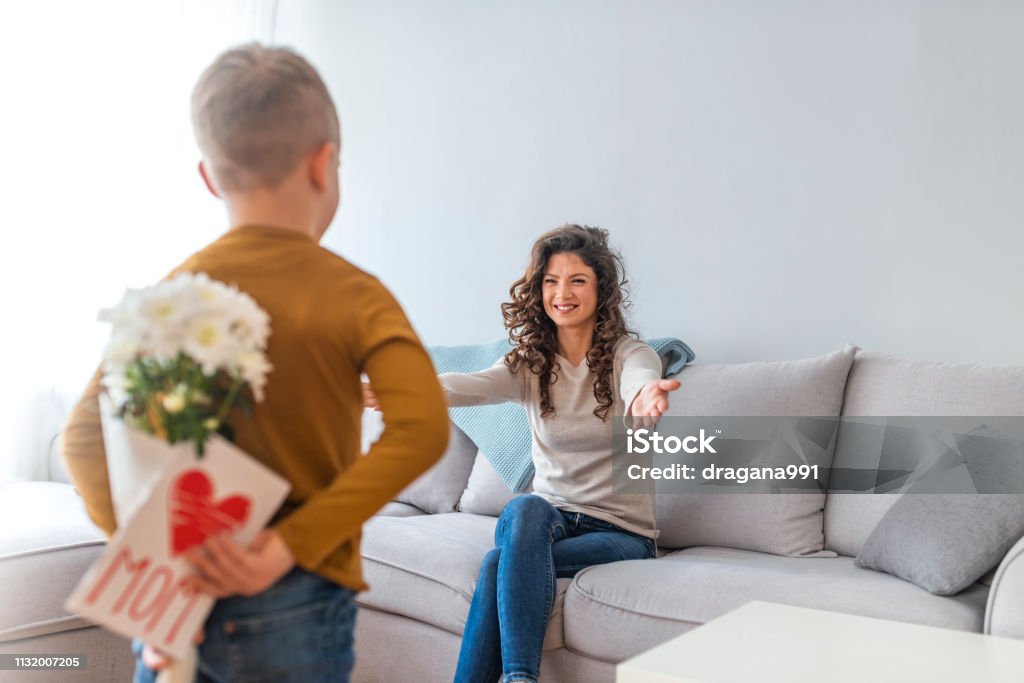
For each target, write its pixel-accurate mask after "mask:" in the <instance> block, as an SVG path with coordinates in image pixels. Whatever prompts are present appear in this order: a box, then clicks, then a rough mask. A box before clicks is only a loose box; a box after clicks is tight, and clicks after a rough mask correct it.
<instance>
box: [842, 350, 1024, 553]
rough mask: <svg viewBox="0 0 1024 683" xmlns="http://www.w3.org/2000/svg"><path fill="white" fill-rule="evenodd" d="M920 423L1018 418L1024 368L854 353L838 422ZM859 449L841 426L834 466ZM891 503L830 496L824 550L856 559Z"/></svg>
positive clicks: (886, 498)
mask: <svg viewBox="0 0 1024 683" xmlns="http://www.w3.org/2000/svg"><path fill="white" fill-rule="evenodd" d="M921 415H934V416H939V417H943V416H950V417H959V416H1016V415H1024V367H996V366H989V365H976V364H954V363H935V362H926V361H918V360H911V359H908V358H899V357H896V356H890V355H886V354H881V353H874V352H864V351H860V352H858V353H857V356H856V358H855V359H854V362H853V369H852V370H851V371H850V379H849V382H847V387H846V399H845V401H844V403H843V416H846V417H886V416H907V417H910V416H921ZM847 433H850V432H847ZM861 433H862V430H859V431H858V434H861ZM865 447H873V445H868V444H863V443H860V442H859V440H854V439H848V438H847V439H844V428H843V426H842V425H840V428H839V436H838V439H837V441H836V453H835V458H834V461H833V464H834V466H835V467H843V466H844V463H850V462H863V461H864V459H863V457H862V455H863V454H862V452H861V449H863V448H865ZM898 499H899V496H898V495H896V494H860V493H833V494H829V496H828V500H827V502H826V504H825V547H826V548H828V549H830V550H834V551H836V552H838V553H840V554H842V555H850V556H854V555H856V554H857V553H858V552H860V549H861V547H862V546H863V545H864V542H865V541H866V540H867V538H868V536H869V535H870V534H871V532H872V530H873V529H874V528H875V526H876V525H877V524H878V522H879V521H881V519H882V517H884V516H885V514H886V513H887V512H888V511H889V509H890V508H891V507H892V506H893V505H894V504H895V503H896V501H897V500H898Z"/></svg>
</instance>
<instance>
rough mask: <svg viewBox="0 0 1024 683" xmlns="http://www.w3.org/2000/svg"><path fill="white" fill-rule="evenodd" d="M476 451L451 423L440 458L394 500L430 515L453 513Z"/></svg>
mask: <svg viewBox="0 0 1024 683" xmlns="http://www.w3.org/2000/svg"><path fill="white" fill-rule="evenodd" d="M476 453H477V448H476V445H475V444H474V443H473V442H472V441H471V440H470V438H469V437H468V436H466V434H465V433H464V432H463V431H462V430H461V429H459V428H458V427H456V426H455V425H454V424H452V425H451V432H450V433H449V436H448V449H447V450H446V451H445V452H444V454H443V455H442V456H441V459H440V460H438V461H437V463H436V464H435V465H434V466H433V467H431V468H430V469H429V470H427V471H426V472H424V473H423V474H422V475H420V477H419V479H417V480H416V481H414V482H413V483H411V484H409V485H408V486H407V487H405V489H404V490H403V491H402V492H401V493H399V494H398V495H397V496H395V500H396V501H397V502H399V503H406V504H408V505H415V506H416V507H418V508H419V509H420V510H423V511H424V512H428V513H430V514H441V513H445V512H455V511H456V510H457V509H458V505H459V497H460V496H461V495H462V492H463V490H464V489H465V488H466V482H468V481H469V473H470V472H471V471H472V469H473V462H474V459H475V458H476Z"/></svg>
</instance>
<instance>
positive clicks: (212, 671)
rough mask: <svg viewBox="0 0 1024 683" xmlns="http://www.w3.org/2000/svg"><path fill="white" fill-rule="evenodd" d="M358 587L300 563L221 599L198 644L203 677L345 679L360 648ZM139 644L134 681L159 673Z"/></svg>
mask: <svg viewBox="0 0 1024 683" xmlns="http://www.w3.org/2000/svg"><path fill="white" fill-rule="evenodd" d="M355 617H356V604H355V593H354V592H353V591H351V590H349V589H348V588H343V587H341V586H339V585H337V584H335V583H332V582H330V581H328V580H327V579H324V578H321V577H319V576H317V575H316V574H311V573H309V572H307V571H305V570H303V569H300V568H298V567H296V568H295V569H293V570H292V571H290V572H289V573H288V574H285V576H284V577H282V578H281V580H280V581H278V582H277V583H276V584H274V585H273V586H271V587H270V588H269V589H267V590H266V591H264V592H263V593H260V594H259V595H254V596H252V597H242V596H235V597H231V598H225V599H223V600H218V601H217V603H216V604H215V605H214V608H213V611H212V612H210V616H209V618H208V619H207V620H206V626H205V631H204V640H203V643H202V645H200V646H199V673H198V675H197V677H196V680H197V681H202V682H203V683H228V681H230V682H231V683H255V682H256V681H266V682H267V683H270V682H271V681H275V682H281V683H286V682H288V681H296V683H297V682H299V681H302V682H303V683H320V682H321V681H323V682H325V683H326V682H327V681H330V682H331V683H339V682H341V683H347V681H348V679H349V674H350V673H351V671H352V665H353V664H354V662H355V655H354V653H353V650H352V631H353V629H354V627H355ZM133 649H134V651H135V683H152V682H153V681H155V680H156V673H155V672H153V671H150V670H149V669H148V668H146V666H145V665H144V664H143V663H142V645H141V643H140V642H139V641H135V643H134V644H133Z"/></svg>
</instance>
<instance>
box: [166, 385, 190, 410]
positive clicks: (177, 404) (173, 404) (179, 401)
mask: <svg viewBox="0 0 1024 683" xmlns="http://www.w3.org/2000/svg"><path fill="white" fill-rule="evenodd" d="M186 403H187V402H186V401H185V395H184V394H180V393H178V392H177V391H175V392H172V393H170V394H167V395H166V396H164V400H163V406H164V410H166V411H167V412H168V413H170V414H171V415H174V414H176V413H180V412H181V411H183V410H185V405H186Z"/></svg>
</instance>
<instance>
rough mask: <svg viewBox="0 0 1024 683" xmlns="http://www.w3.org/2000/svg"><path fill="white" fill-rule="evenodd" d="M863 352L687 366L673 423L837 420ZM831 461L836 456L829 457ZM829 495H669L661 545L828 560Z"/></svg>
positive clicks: (661, 512) (663, 504)
mask: <svg viewBox="0 0 1024 683" xmlns="http://www.w3.org/2000/svg"><path fill="white" fill-rule="evenodd" d="M856 350H857V347H855V346H852V345H847V346H846V347H845V348H843V349H841V350H839V351H836V352H834V353H830V354H828V355H825V356H819V357H816V358H806V359H803V360H794V361H782V362H767V363H766V362H761V363H744V364H734V365H688V366H687V367H685V368H683V371H682V372H681V373H679V375H678V376H677V378H678V379H679V381H680V382H681V383H682V387H681V388H680V389H679V390H678V391H676V392H673V394H672V395H671V403H670V407H669V411H668V413H666V414H667V415H670V416H671V415H685V416H714V417H728V416H772V415H780V416H815V417H819V416H823V417H836V416H838V415H839V411H840V410H841V408H842V405H843V391H844V389H845V386H846V378H847V375H848V374H849V372H850V366H851V364H852V363H853V357H854V354H855V352H856ZM829 455H830V456H831V454H829ZM824 503H825V494H824V493H799V494H752V493H751V494H747V493H735V494H715V493H693V494H680V493H663V494H661V495H659V496H658V499H657V509H658V513H657V519H658V528H659V529H660V530H661V538H660V539H659V540H658V543H659V545H661V546H664V547H666V548H684V547H689V546H698V545H710V546H721V547H726V548H738V549H741V550H756V551H760V552H766V553H773V554H776V555H792V556H831V555H832V553H826V552H823V550H822V548H823V543H824V538H823V535H822V507H823V506H824Z"/></svg>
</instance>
